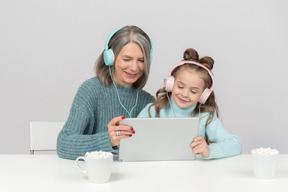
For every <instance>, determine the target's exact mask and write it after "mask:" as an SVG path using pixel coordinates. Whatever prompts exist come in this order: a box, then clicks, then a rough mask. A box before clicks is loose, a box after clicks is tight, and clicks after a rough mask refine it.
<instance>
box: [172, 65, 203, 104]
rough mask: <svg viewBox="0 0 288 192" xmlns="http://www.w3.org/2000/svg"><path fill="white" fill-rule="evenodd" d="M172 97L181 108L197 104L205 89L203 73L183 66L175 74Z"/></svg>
mask: <svg viewBox="0 0 288 192" xmlns="http://www.w3.org/2000/svg"><path fill="white" fill-rule="evenodd" d="M174 78H175V82H174V85H173V88H172V98H173V100H174V101H175V103H176V104H177V106H178V107H180V108H189V107H192V106H194V105H196V104H197V102H198V101H199V98H200V96H201V95H202V92H203V90H204V85H205V84H204V81H203V79H202V78H201V74H200V73H198V72H196V71H194V70H191V69H187V68H181V69H179V71H177V73H176V75H175V77H174Z"/></svg>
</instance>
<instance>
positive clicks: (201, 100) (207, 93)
mask: <svg viewBox="0 0 288 192" xmlns="http://www.w3.org/2000/svg"><path fill="white" fill-rule="evenodd" d="M210 94H211V90H210V89H208V88H206V89H205V90H204V91H203V93H202V95H201V97H200V98H199V103H201V104H204V103H205V102H206V101H207V99H208V97H209V96H210Z"/></svg>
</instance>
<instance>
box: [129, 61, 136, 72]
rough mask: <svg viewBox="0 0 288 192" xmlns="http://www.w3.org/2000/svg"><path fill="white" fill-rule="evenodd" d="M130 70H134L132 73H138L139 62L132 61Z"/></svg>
mask: <svg viewBox="0 0 288 192" xmlns="http://www.w3.org/2000/svg"><path fill="white" fill-rule="evenodd" d="M130 69H131V70H132V71H137V69H138V63H137V61H134V60H133V61H131V64H130Z"/></svg>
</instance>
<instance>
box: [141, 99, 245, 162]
mask: <svg viewBox="0 0 288 192" xmlns="http://www.w3.org/2000/svg"><path fill="white" fill-rule="evenodd" d="M170 98H171V104H172V108H173V111H174V114H175V117H176V118H177V117H191V112H192V111H193V110H194V109H195V108H196V105H195V106H192V107H190V108H186V109H182V108H180V107H178V106H177V105H176V103H175V102H174V100H173V99H172V97H170ZM150 105H151V103H150V104H148V105H147V106H146V107H145V108H144V109H143V110H142V111H141V112H140V113H139V115H138V118H149V114H148V108H149V106H150ZM172 108H171V106H170V104H169V103H168V104H167V105H166V106H165V107H164V108H162V109H161V110H160V118H161V117H162V118H163V117H174V115H173V112H172ZM150 114H151V118H157V115H156V111H155V106H153V107H151V109H150ZM200 117H201V119H200V124H199V130H198V136H203V137H204V138H205V132H206V134H207V136H208V138H209V140H210V141H212V143H211V144H210V145H209V146H208V147H209V149H210V155H209V157H208V158H206V159H215V158H223V157H229V156H234V155H239V154H240V153H241V149H242V146H241V141H240V139H239V138H238V137H237V136H236V135H232V134H230V133H229V132H228V131H227V130H226V129H224V127H223V125H222V123H221V121H220V119H219V118H217V116H216V112H215V113H214V118H213V120H212V122H211V123H210V124H209V125H208V126H207V128H205V124H206V121H207V120H208V119H209V113H208V112H204V113H201V114H200ZM192 140H193V138H191V141H192Z"/></svg>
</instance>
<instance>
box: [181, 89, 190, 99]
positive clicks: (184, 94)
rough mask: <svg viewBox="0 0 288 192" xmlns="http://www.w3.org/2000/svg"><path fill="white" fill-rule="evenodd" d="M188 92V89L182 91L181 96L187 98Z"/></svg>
mask: <svg viewBox="0 0 288 192" xmlns="http://www.w3.org/2000/svg"><path fill="white" fill-rule="evenodd" d="M188 91H189V90H188V89H183V91H182V95H183V96H185V97H187V96H188Z"/></svg>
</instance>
